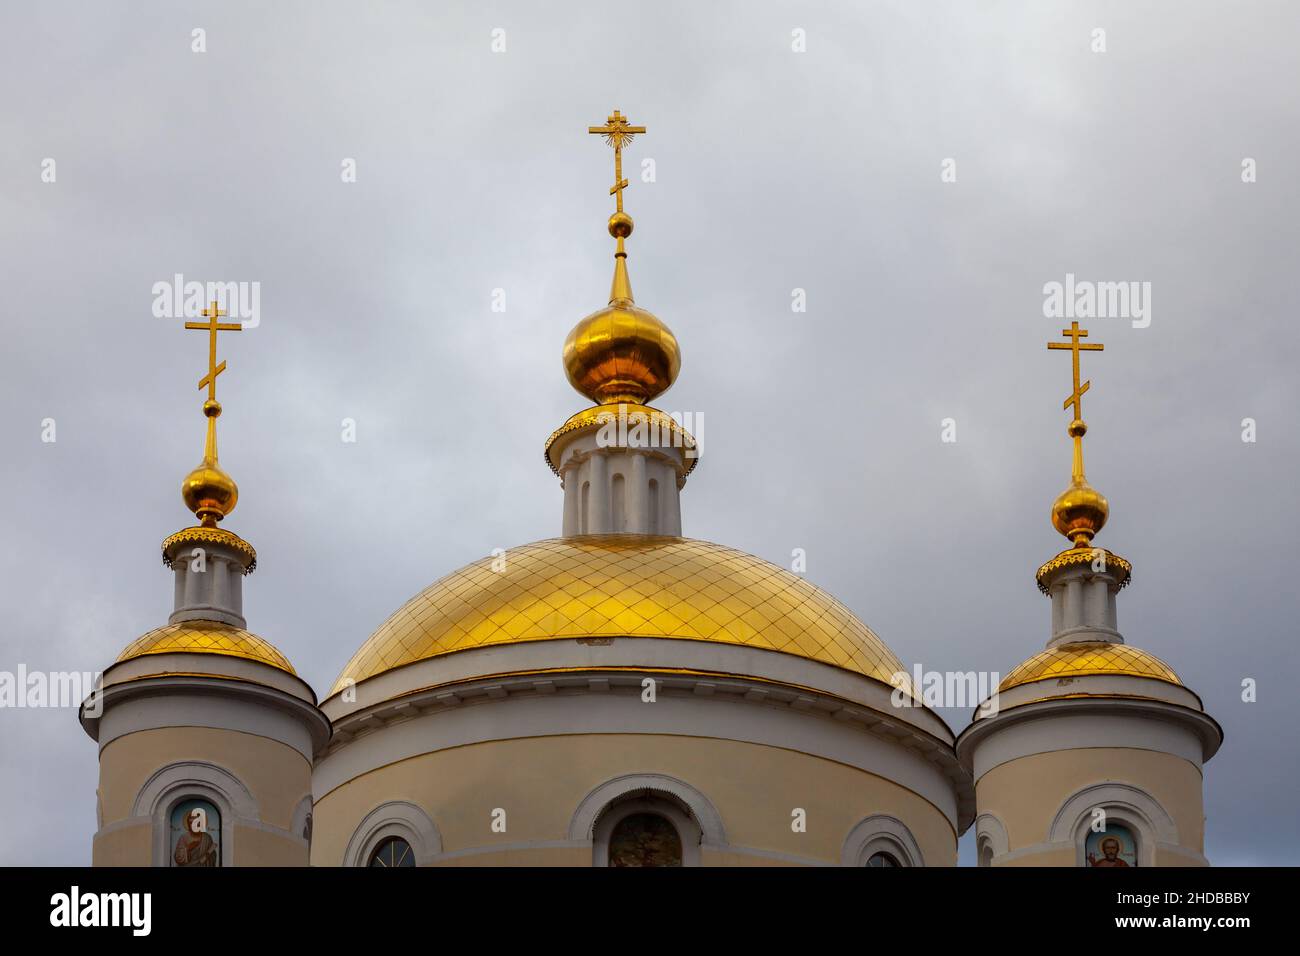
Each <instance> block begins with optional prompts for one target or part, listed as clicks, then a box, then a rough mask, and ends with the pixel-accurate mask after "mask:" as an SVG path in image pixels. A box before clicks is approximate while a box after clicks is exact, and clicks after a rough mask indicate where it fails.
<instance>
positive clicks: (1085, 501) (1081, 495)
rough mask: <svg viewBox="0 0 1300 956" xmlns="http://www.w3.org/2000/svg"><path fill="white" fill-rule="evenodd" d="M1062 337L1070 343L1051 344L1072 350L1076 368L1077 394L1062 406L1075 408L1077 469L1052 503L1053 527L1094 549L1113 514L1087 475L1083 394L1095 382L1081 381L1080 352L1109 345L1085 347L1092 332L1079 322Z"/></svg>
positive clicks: (1050, 345) (1071, 430) (1070, 432)
mask: <svg viewBox="0 0 1300 956" xmlns="http://www.w3.org/2000/svg"><path fill="white" fill-rule="evenodd" d="M1061 334H1062V335H1065V336H1068V337H1069V339H1070V341H1069V342H1048V343H1047V347H1048V348H1049V349H1068V350H1069V351H1070V353H1071V357H1072V360H1073V363H1072V364H1073V367H1074V391H1073V392H1071V393H1070V395H1069V397H1068V398H1066V400H1065V403H1064V404H1063V405H1062V406H1061V407H1062V408H1063V409H1065V408H1069V407H1070V406H1072V405H1073V406H1074V417H1073V419H1071V421H1070V424H1069V425H1068V426H1067V427H1066V429H1065V432H1066V434H1067V435H1069V436H1070V438H1071V439H1073V441H1074V466H1073V468H1072V469H1071V477H1070V487H1068V488H1066V489H1065V491H1063V492H1061V494H1060V495H1059V496H1058V497H1057V499H1056V501H1055V502H1053V503H1052V526H1053V527H1054V528H1056V530H1057V531H1059V532H1060V533H1061V534H1063V535H1065V537H1067V538H1069V539H1070V541H1071V542H1072V543H1073V544H1074V546H1075V547H1076V548H1087V547H1091V545H1092V539H1093V538H1094V537H1095V536H1096V535H1097V533H1098V532H1099V531H1101V529H1102V527H1103V526H1104V525H1105V524H1106V518H1107V516H1108V515H1109V514H1110V503H1109V502H1107V501H1106V496H1105V495H1103V494H1102V493H1101V492H1099V491H1098V490H1097V489H1095V488H1093V487H1092V485H1090V484H1088V479H1087V478H1086V477H1084V473H1083V436H1084V435H1086V434H1087V433H1088V426H1087V424H1086V423H1085V422H1084V420H1083V393H1084V392H1086V391H1088V389H1089V388H1091V387H1092V382H1090V381H1088V382H1083V383H1082V384H1081V383H1080V382H1079V353H1080V352H1100V351H1102V350H1103V349H1104V348H1105V346H1104V345H1101V344H1100V343H1093V344H1085V343H1083V342H1081V341H1080V339H1084V338H1087V337H1088V330H1087V329H1081V328H1079V323H1078V322H1071V323H1070V327H1069V328H1068V329H1062V330H1061Z"/></svg>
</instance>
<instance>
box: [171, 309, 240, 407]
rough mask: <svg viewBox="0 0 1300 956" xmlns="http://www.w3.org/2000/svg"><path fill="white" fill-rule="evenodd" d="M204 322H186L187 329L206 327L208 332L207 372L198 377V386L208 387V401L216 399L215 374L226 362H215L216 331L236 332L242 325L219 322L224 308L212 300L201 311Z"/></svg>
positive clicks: (224, 367) (221, 369)
mask: <svg viewBox="0 0 1300 956" xmlns="http://www.w3.org/2000/svg"><path fill="white" fill-rule="evenodd" d="M199 314H200V315H202V316H203V317H204V318H206V319H207V320H208V321H206V322H186V323H185V327H186V328H187V329H207V332H208V374H207V375H204V376H203V377H202V378H201V379H199V388H202V387H203V386H205V385H206V386H207V387H208V401H210V402H215V401H216V400H217V376H218V375H220V374H221V373H222V372H224V371H225V370H226V363H225V362H224V361H223V362H222V363H221V364H220V365H218V364H217V333H218V332H238V331H240V330H241V329H243V326H242V325H240V324H239V323H238V322H219V321H217V320H218V319H220V318H221V316H223V315H225V314H226V311H225V310H224V309H219V308H217V303H216V302H215V301H214V302H213V303H212V305H210V306H209V307H208V308H206V309H204V310H203V311H202V312H201V313H199Z"/></svg>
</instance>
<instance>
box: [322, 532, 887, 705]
mask: <svg viewBox="0 0 1300 956" xmlns="http://www.w3.org/2000/svg"><path fill="white" fill-rule="evenodd" d="M504 560H505V569H504V570H501V571H494V570H493V569H492V565H493V562H494V559H493V558H491V557H488V558H484V559H483V560H481V561H477V562H475V563H474V564H471V565H468V566H467V567H465V568H462V569H461V570H459V571H455V572H453V573H452V574H449V575H447V576H446V577H445V578H443V579H441V580H440V581H436V582H434V583H433V584H431V585H429V587H427V588H425V589H424V590H423V591H421V592H420V593H419V594H417V595H416V596H415V597H413V598H412V599H411V600H409V601H407V602H406V604H405V605H404V606H403V607H401V608H400V609H399V610H398V611H397V612H396V613H395V614H393V615H392V616H391V617H390V618H389V619H388V620H387V621H385V622H384V623H383V624H382V625H381V626H380V627H379V629H378V630H377V631H375V633H374V634H373V635H371V637H370V638H369V640H367V641H366V642H365V644H363V645H362V646H361V649H360V650H359V651H357V653H356V655H355V656H353V658H352V660H350V661H349V662H348V664H347V666H346V667H344V668H343V672H342V673H341V674H340V675H339V679H338V680H337V681H336V682H335V684H334V687H333V689H332V690H331V691H330V694H331V695H332V694H335V693H337V692H338V691H339V690H341V689H342V688H343V687H344V686H345V685H344V681H345V679H351V680H353V681H357V682H360V681H363V680H365V679H367V678H369V677H374V676H375V675H377V674H381V673H383V672H384V671H387V670H390V669H392V668H396V667H401V666H403V665H404V664H413V663H415V662H417V661H422V660H427V659H429V658H433V657H437V656H439V655H442V654H449V653H452V652H454V651H462V650H469V649H472V648H477V647H489V646H494V645H502V644H518V643H523V642H526V641H548V640H565V639H568V640H572V639H580V638H588V637H654V638H669V639H674V640H688V641H713V642H717V643H722V644H736V645H742V646H747V647H757V648H763V649H766V650H772V651H781V652H784V653H786V654H793V655H796V656H798V657H803V658H806V659H808V660H813V661H820V662H822V663H824V664H830V665H832V666H834V667H841V668H844V669H845V670H850V671H854V672H856V673H858V674H862V675H864V676H866V677H870V678H874V679H876V680H880V681H883V682H884V683H886V684H888V683H889V682H890V678H891V677H892V676H893V675H894V674H896V673H898V672H900V671H903V670H904V668H903V665H902V664H901V663H900V662H899V660H898V658H897V657H895V656H894V654H893V652H892V651H890V650H889V648H888V647H886V646H885V643H884V642H883V641H882V640H881V639H880V638H879V637H877V636H876V635H875V634H874V633H873V632H872V631H871V630H870V629H869V628H867V627H866V625H864V624H863V623H862V622H861V621H859V620H858V619H857V618H856V617H854V616H853V613H852V612H851V611H850V610H849V609H848V608H846V607H845V606H844V605H843V604H841V603H840V602H839V601H837V600H835V598H833V597H832V596H831V595H829V594H827V593H826V592H825V591H823V590H821V589H820V588H817V587H815V586H814V585H812V584H809V583H808V582H807V581H805V580H804V579H803V578H801V577H799V576H797V575H795V574H792V573H791V572H789V571H786V570H785V569H784V568H780V567H778V566H776V565H775V564H771V563H769V562H767V561H764V560H762V559H761V558H756V557H754V556H753V555H749V554H745V553H744V552H743V551H736V550H734V549H732V548H727V547H723V546H722V545H717V544H711V543H709V542H707V541H695V540H691V539H688V538H670V537H652V536H648V535H592V536H586V537H569V538H552V539H549V540H546V541H537V542H534V543H533V544H526V545H522V546H520V547H517V548H512V549H510V550H509V551H507V552H506V554H505V555H504Z"/></svg>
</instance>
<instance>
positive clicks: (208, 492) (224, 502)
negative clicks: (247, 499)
mask: <svg viewBox="0 0 1300 956" xmlns="http://www.w3.org/2000/svg"><path fill="white" fill-rule="evenodd" d="M181 498H183V499H184V500H185V507H187V508H189V509H190V510H191V511H193V512H194V514H195V515H196V516H197V517H198V518H199V520H200V521H202V522H203V524H204V526H205V527H211V524H210V523H209V522H216V521H220V520H221V519H222V518H224V517H225V516H226V515H228V514H230V512H232V511H234V510H235V504H236V503H237V502H238V501H239V486H238V485H236V484H235V479H233V478H231V477H230V476H229V475H228V474H226V473H225V472H224V471H222V469H221V466H220V465H218V464H217V463H216V462H206V461H205V462H203V464H201V465H199V466H198V467H197V468H195V469H194V470H193V471H191V472H190V473H189V474H188V475H186V476H185V481H184V482H183V483H182V484H181Z"/></svg>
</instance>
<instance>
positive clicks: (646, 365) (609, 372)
mask: <svg viewBox="0 0 1300 956" xmlns="http://www.w3.org/2000/svg"><path fill="white" fill-rule="evenodd" d="M619 263H620V264H621V263H622V260H621V259H620V260H619ZM627 292H628V294H627V295H626V296H623V297H619V298H611V299H610V302H609V305H607V306H605V307H604V308H603V309H598V310H597V311H595V312H593V313H592V314H591V315H589V316H587V317H586V318H585V319H583V320H582V321H581V322H579V323H578V324H577V325H575V326H574V327H573V329H572V330H570V332H569V335H568V337H567V338H566V339H565V340H564V373H565V375H567V376H568V378H569V383H570V384H571V385H573V387H574V388H576V389H577V390H578V391H579V392H581V393H582V394H583V395H586V396H587V397H588V398H589V399H591V400H592V401H593V402H597V403H599V404H602V405H616V404H618V403H620V402H624V403H627V404H629V405H644V404H645V403H646V402H649V401H651V400H653V399H654V397H655V396H656V395H659V394H662V393H663V392H665V391H667V390H668V388H669V386H671V385H672V384H673V382H674V381H675V380H676V379H677V374H678V372H680V371H681V367H682V356H681V349H680V348H679V346H678V345H677V338H676V337H675V336H674V335H673V333H672V332H671V331H670V330H669V328H668V326H666V325H664V324H663V323H662V322H660V321H659V319H658V318H657V317H656V316H655V315H653V314H652V313H650V312H648V311H646V310H645V309H642V308H640V307H638V306H636V305H634V304H633V302H632V296H631V289H630V288H629V289H628V290H627Z"/></svg>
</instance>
